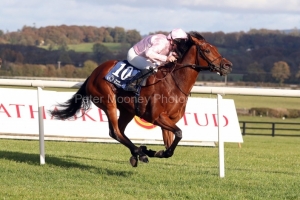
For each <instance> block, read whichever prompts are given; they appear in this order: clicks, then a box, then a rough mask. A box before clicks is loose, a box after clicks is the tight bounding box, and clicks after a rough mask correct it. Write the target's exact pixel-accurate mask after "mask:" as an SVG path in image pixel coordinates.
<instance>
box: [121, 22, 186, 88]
mask: <svg viewBox="0 0 300 200" xmlns="http://www.w3.org/2000/svg"><path fill="white" fill-rule="evenodd" d="M175 39H177V40H180V39H183V40H187V34H186V32H185V31H183V30H182V29H180V28H179V29H174V30H172V31H171V32H170V33H169V35H168V36H165V35H163V34H155V35H149V36H146V37H145V38H143V39H142V40H141V41H139V42H138V43H136V44H135V45H134V46H133V47H132V48H130V49H129V51H128V53H127V60H128V62H129V63H130V64H131V65H133V66H135V67H137V68H138V69H140V70H141V71H140V72H139V73H138V74H136V76H135V77H133V78H132V80H131V81H130V82H129V83H128V84H127V87H125V88H124V89H125V90H133V91H135V88H133V85H132V84H131V83H133V82H134V81H136V80H138V79H139V78H141V77H142V76H144V75H145V74H147V73H149V72H150V71H157V69H156V68H157V66H159V65H162V64H164V63H166V62H175V61H176V60H177V58H176V56H177V55H176V53H175V48H176V45H175V43H174V40H175Z"/></svg>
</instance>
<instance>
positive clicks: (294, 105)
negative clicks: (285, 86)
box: [192, 94, 299, 109]
mask: <svg viewBox="0 0 300 200" xmlns="http://www.w3.org/2000/svg"><path fill="white" fill-rule="evenodd" d="M192 97H204V98H216V97H217V96H216V95H211V94H192ZM223 99H233V100H234V104H235V107H236V108H247V109H249V108H253V107H256V108H257V107H264V108H286V109H299V98H293V97H265V96H246V95H224V96H223Z"/></svg>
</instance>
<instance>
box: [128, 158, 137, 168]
mask: <svg viewBox="0 0 300 200" xmlns="http://www.w3.org/2000/svg"><path fill="white" fill-rule="evenodd" d="M129 162H130V164H131V166H132V167H137V165H138V159H137V157H135V156H131V157H130V159H129Z"/></svg>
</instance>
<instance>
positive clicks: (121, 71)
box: [104, 60, 141, 88]
mask: <svg viewBox="0 0 300 200" xmlns="http://www.w3.org/2000/svg"><path fill="white" fill-rule="evenodd" d="M140 71H141V70H140V69H138V68H136V67H134V66H132V65H130V64H129V62H128V61H127V60H123V61H119V62H117V64H116V65H115V66H114V67H113V68H112V69H111V70H110V71H109V72H108V74H107V75H106V76H105V77H104V78H105V80H107V81H108V82H110V83H112V84H114V85H115V86H116V87H118V88H124V87H125V86H126V85H127V83H128V82H129V81H130V80H131V79H132V78H133V77H134V76H135V75H136V74H137V73H139V72H140Z"/></svg>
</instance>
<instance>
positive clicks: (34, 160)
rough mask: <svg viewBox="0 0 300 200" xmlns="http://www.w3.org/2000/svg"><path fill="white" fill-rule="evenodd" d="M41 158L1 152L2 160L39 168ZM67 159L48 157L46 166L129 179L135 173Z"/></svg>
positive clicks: (12, 152)
mask: <svg viewBox="0 0 300 200" xmlns="http://www.w3.org/2000/svg"><path fill="white" fill-rule="evenodd" d="M66 157H67V158H68V157H72V156H66ZM39 158H40V155H39V154H34V153H23V152H15V151H0V160H1V159H6V160H11V161H15V162H18V163H26V164H29V165H36V166H37V165H40V160H39ZM67 158H59V157H55V156H51V155H47V156H46V164H48V165H53V166H57V167H60V168H67V169H70V168H77V169H81V170H86V171H89V172H93V173H98V174H106V175H109V176H124V177H129V176H131V175H132V174H133V172H131V171H120V170H110V169H105V168H99V167H95V166H91V165H84V164H80V163H77V162H74V161H71V160H70V159H67ZM77 158H78V157H77ZM80 158H81V157H80ZM81 159H82V158H81ZM83 159H90V158H83Z"/></svg>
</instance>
